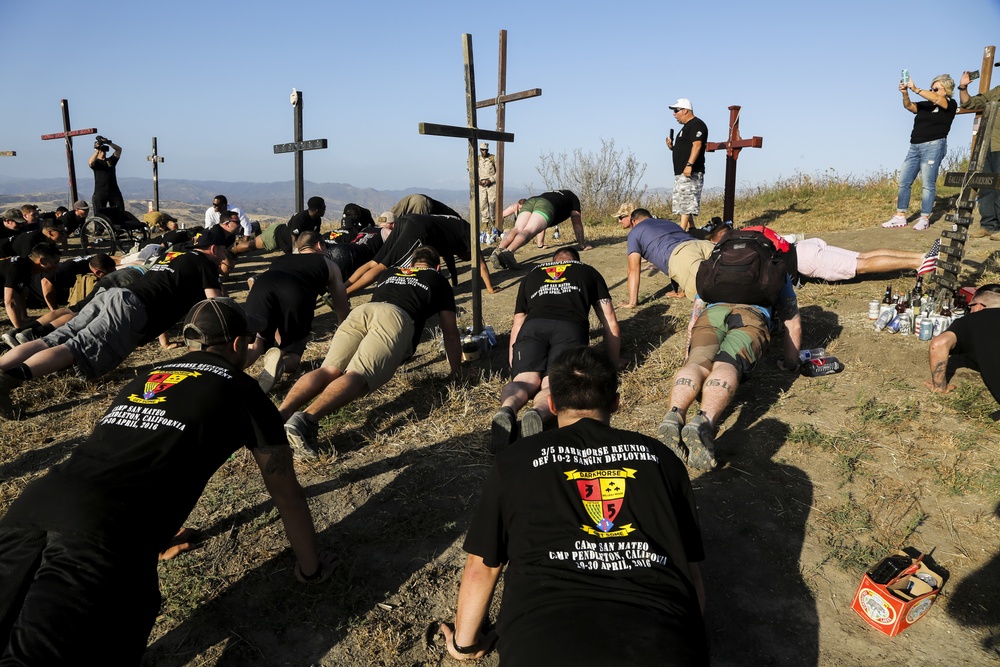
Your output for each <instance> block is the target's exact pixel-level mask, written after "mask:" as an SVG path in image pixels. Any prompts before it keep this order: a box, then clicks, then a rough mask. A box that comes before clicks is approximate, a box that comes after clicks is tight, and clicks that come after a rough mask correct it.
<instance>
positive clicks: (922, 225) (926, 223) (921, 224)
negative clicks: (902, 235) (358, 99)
mask: <svg viewBox="0 0 1000 667" xmlns="http://www.w3.org/2000/svg"><path fill="white" fill-rule="evenodd" d="M930 226H931V221H930V218H928V217H927V216H926V215H922V216H920V219H919V220H917V224H915V225H913V230H914V231H917V232H922V231H924V230H925V229H927V228H928V227H930Z"/></svg>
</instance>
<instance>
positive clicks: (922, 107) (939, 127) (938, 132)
mask: <svg viewBox="0 0 1000 667" xmlns="http://www.w3.org/2000/svg"><path fill="white" fill-rule="evenodd" d="M916 106H917V113H916V118H914V119H913V131H912V132H910V143H911V144H924V143H927V142H928V141H934V140H936V139H944V138H945V137H947V136H948V132H949V131H950V130H951V123H952V121H953V120H955V113H956V112H957V111H958V102H956V101H955V100H953V99H950V98H949V99H948V108H947V109H942V108H941V107H939V106H938V105H936V104H934V103H933V102H927V101H923V102H917V103H916Z"/></svg>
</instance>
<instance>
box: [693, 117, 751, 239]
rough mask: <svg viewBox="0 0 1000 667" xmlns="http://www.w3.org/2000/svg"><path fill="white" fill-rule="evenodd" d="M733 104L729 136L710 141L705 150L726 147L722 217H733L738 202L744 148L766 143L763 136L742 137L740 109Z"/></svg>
mask: <svg viewBox="0 0 1000 667" xmlns="http://www.w3.org/2000/svg"><path fill="white" fill-rule="evenodd" d="M741 108H742V107H740V106H738V105H733V106H731V107H729V138H728V139H727V140H726V141H709V142H707V143H706V144H705V151H706V152H708V153H711V152H713V151H719V150H723V149H725V151H726V193H725V195H724V198H723V205H722V219H723V220H726V221H729V220H732V219H733V209H734V208H735V203H736V159H737V158H738V157H739V156H740V151H741V150H742V149H744V148H760V147H761V146H763V145H764V138H763V137H750V138H749V139H743V138H742V137H740V109H741Z"/></svg>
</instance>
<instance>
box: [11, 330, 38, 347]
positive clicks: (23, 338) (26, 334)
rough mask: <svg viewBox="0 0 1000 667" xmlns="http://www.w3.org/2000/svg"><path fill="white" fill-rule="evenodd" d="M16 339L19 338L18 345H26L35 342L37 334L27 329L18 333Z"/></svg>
mask: <svg viewBox="0 0 1000 667" xmlns="http://www.w3.org/2000/svg"><path fill="white" fill-rule="evenodd" d="M14 337H15V338H17V343H18V345H24V344H25V343H30V342H31V341H33V340H35V333H34V332H33V331H32V330H31V329H25V330H24V331H18V332H17V335H16V336H14Z"/></svg>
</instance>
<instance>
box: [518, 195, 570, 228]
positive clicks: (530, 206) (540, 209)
mask: <svg viewBox="0 0 1000 667" xmlns="http://www.w3.org/2000/svg"><path fill="white" fill-rule="evenodd" d="M525 212H527V213H537V214H538V215H540V216H542V217H543V218H545V224H546V225H554V224H558V223H559V222H560V221H559V220H555V221H553V220H552V218H554V217H555V215H556V208H555V206H553V205H552V202H550V201H549V200H548V199H544V198H542V197H532V198H531V199H529V200H528V201H526V202H524V205H523V206H521V211H520V213H518V215H520V214H521V213H525Z"/></svg>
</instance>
